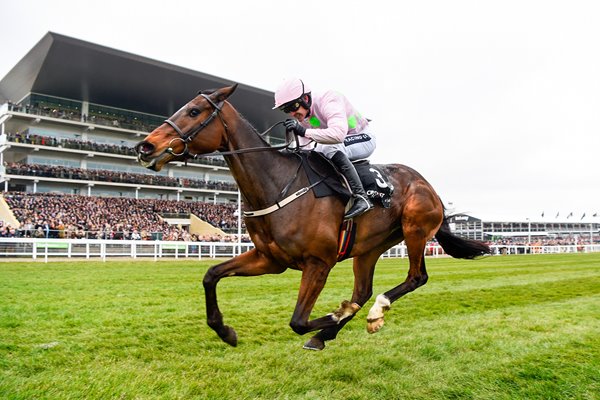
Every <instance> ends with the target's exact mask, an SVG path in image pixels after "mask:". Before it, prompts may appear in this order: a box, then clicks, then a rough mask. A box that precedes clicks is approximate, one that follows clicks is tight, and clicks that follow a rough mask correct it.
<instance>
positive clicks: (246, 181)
mask: <svg viewBox="0 0 600 400" xmlns="http://www.w3.org/2000/svg"><path fill="white" fill-rule="evenodd" d="M227 139H228V140H227V142H228V150H229V151H236V150H242V149H250V148H263V147H264V148H268V147H269V145H268V144H267V143H266V142H265V141H264V140H262V138H261V137H260V136H259V135H258V133H257V132H256V131H255V130H254V128H253V127H252V126H251V125H250V123H249V122H247V121H245V120H244V119H243V118H242V117H241V116H239V115H238V118H237V120H236V123H235V124H232V125H231V126H230V128H229V131H228V138H227ZM225 158H226V160H227V163H228V165H229V169H230V171H231V174H232V175H233V177H234V179H235V180H236V182H237V184H238V187H239V188H240V191H241V193H242V195H243V197H244V199H245V201H246V203H247V204H248V206H249V207H252V208H253V209H256V208H260V207H266V206H270V205H271V204H272V203H273V202H275V201H276V200H278V196H279V194H280V192H281V190H282V189H283V187H284V186H285V184H286V183H287V182H289V180H290V179H292V177H293V175H292V174H290V173H288V172H286V171H290V166H291V164H292V163H293V160H290V159H289V158H288V157H286V156H284V155H282V154H280V153H279V152H278V151H276V150H263V151H258V152H250V153H241V154H233V155H228V156H225Z"/></svg>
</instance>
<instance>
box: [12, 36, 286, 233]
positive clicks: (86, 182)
mask: <svg viewBox="0 0 600 400" xmlns="http://www.w3.org/2000/svg"><path fill="white" fill-rule="evenodd" d="M232 83H233V82H232V81H229V80H227V79H224V78H220V77H216V76H211V75H208V74H204V73H201V72H197V71H192V70H188V69H185V68H182V67H178V66H174V65H170V64H167V63H163V62H159V61H156V60H151V59H148V58H144V57H142V56H138V55H134V54H130V53H125V52H122V51H119V50H115V49H111V48H107V47H103V46H99V45H96V44H93V43H89V42H84V41H81V40H78V39H74V38H70V37H66V36H63V35H59V34H56V33H52V32H49V33H48V34H46V35H45V36H44V37H43V38H42V39H41V40H40V42H39V43H37V44H36V45H35V46H34V47H33V48H32V49H31V51H30V52H29V53H28V54H27V55H26V56H25V57H24V58H23V59H22V60H21V61H19V62H18V63H17V65H16V66H15V67H14V68H13V69H12V70H11V71H10V72H9V73H8V74H7V75H6V77H4V78H3V79H2V80H1V81H0V165H1V166H0V185H2V186H0V189H1V190H2V191H3V192H4V193H5V194H6V193H28V194H34V195H37V194H44V193H54V194H69V195H73V196H88V197H112V198H125V199H137V200H149V201H152V200H154V201H157V202H160V201H182V202H191V201H193V202H201V203H210V204H213V205H217V204H225V205H226V204H236V203H237V201H238V191H237V186H236V184H235V181H234V180H233V178H232V177H231V174H230V173H229V169H228V167H227V165H226V163H225V162H224V160H223V159H222V158H221V157H218V156H217V157H209V156H207V157H203V158H201V159H199V160H194V161H193V162H189V163H188V164H187V165H184V163H172V164H170V165H168V166H166V167H165V168H164V169H163V170H162V171H161V172H160V173H155V172H150V171H148V170H147V169H145V168H142V167H141V166H139V165H138V163H137V162H136V158H135V154H134V152H133V150H132V147H133V146H134V145H135V144H136V143H137V142H139V141H140V140H142V139H143V138H144V136H145V135H147V134H148V132H150V131H152V130H153V129H154V128H155V127H156V126H158V125H160V124H161V123H162V121H163V120H164V119H165V118H167V117H168V116H170V115H171V114H173V113H174V112H175V111H176V110H177V109H178V108H179V107H180V106H181V105H183V104H185V103H186V102H187V101H189V100H190V99H191V98H192V97H194V96H195V95H196V92H197V91H198V90H202V89H210V88H216V87H221V86H225V85H228V84H232ZM231 101H232V103H233V104H234V106H235V107H236V109H238V110H239V111H240V112H241V113H243V114H244V116H245V117H246V118H247V119H248V120H249V121H250V122H251V123H252V124H253V125H254V126H255V127H256V128H257V129H259V130H265V129H266V128H268V127H269V126H271V125H272V124H273V123H275V122H277V121H278V120H279V119H280V118H281V115H279V114H278V113H277V112H276V111H273V110H271V107H272V101H273V100H272V93H271V92H268V91H265V90H262V89H258V88H255V87H251V86H248V85H244V84H240V85H239V87H238V89H237V91H236V94H235V96H233V98H232V100H231ZM271 135H272V136H270V137H268V139H269V140H270V141H272V142H280V141H281V140H282V138H283V135H284V132H283V131H282V130H279V131H277V130H275V131H274V133H272V134H271ZM13 199H14V197H13ZM65 204H67V203H65ZM157 204H158V203H157ZM13 206H14V207H17V208H18V205H16V204H14V202H13ZM226 210H230V208H226ZM186 212H188V214H189V210H188V211H186ZM232 212H233V211H231V212H229V211H227V213H228V214H227V215H226V216H225V219H228V218H229V217H230V215H229V214H231V213H232ZM188 218H189V216H188ZM220 219H221V218H220V217H219V218H217V220H220ZM165 220H167V221H168V218H167V219H165ZM178 222H179V225H181V222H182V221H181V218H179V219H178ZM20 223H21V224H22V223H24V221H21V222H20ZM211 223H213V225H218V224H219V221H217V222H216V223H215V221H211ZM183 225H187V224H186V223H185V222H184V224H183Z"/></svg>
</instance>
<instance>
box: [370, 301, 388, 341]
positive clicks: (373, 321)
mask: <svg viewBox="0 0 600 400" xmlns="http://www.w3.org/2000/svg"><path fill="white" fill-rule="evenodd" d="M390 305H391V303H390V299H388V298H387V297H385V295H383V294H380V295H378V296H377V298H376V299H375V304H373V307H371V309H370V310H369V314H368V315H367V332H369V333H375V332H377V331H379V330H380V329H381V327H382V326H383V322H384V321H383V313H384V312H385V311H387V310H389V309H390Z"/></svg>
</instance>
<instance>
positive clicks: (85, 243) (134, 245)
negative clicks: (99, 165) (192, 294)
mask: <svg viewBox="0 0 600 400" xmlns="http://www.w3.org/2000/svg"><path fill="white" fill-rule="evenodd" d="M490 247H491V248H492V255H510V254H559V253H593V252H600V244H593V245H589V244H588V245H567V246H526V245H515V246H506V245H492V246H490ZM252 248H254V244H252V243H232V242H183V241H177V242H172V241H160V240H154V241H148V240H102V239H95V240H90V239H36V238H0V261H2V260H3V259H15V258H16V259H20V258H23V259H33V260H38V259H43V260H45V261H48V259H50V258H85V259H101V260H106V259H107V258H119V257H120V258H134V259H135V258H152V259H154V260H155V261H156V260H159V259H163V258H175V259H178V258H187V259H190V258H195V259H199V260H201V259H207V258H208V259H215V258H230V257H235V256H237V255H239V254H241V253H244V252H246V251H248V250H251V249H252ZM425 255H426V256H431V257H447V255H446V254H445V253H444V250H443V249H442V248H441V247H440V246H438V245H430V246H427V247H426V248H425ZM381 257H382V258H404V257H407V251H406V246H405V245H404V244H399V245H397V246H394V247H392V248H391V249H389V250H388V251H386V252H385V253H384V254H382V256H381Z"/></svg>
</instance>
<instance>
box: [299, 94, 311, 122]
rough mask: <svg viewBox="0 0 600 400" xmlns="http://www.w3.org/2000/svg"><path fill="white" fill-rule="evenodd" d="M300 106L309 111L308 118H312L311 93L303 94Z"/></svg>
mask: <svg viewBox="0 0 600 400" xmlns="http://www.w3.org/2000/svg"><path fill="white" fill-rule="evenodd" d="M305 98H306V99H305ZM300 105H301V106H302V107H304V108H306V109H307V110H308V114H306V117H310V106H311V105H312V96H311V95H310V93H304V94H302V97H300Z"/></svg>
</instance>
